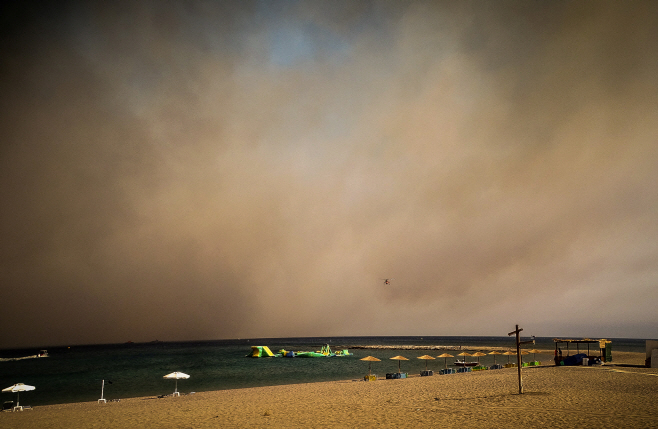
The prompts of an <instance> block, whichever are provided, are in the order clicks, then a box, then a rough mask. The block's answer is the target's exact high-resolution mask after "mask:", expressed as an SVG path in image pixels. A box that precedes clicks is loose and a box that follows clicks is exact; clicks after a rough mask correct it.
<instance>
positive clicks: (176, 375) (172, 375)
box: [162, 372, 190, 393]
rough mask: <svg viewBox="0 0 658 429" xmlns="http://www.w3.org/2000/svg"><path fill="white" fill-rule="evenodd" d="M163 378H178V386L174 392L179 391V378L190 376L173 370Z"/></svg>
mask: <svg viewBox="0 0 658 429" xmlns="http://www.w3.org/2000/svg"><path fill="white" fill-rule="evenodd" d="M162 378H169V379H172V378H173V379H174V380H176V388H175V389H174V393H178V380H179V379H181V378H190V376H189V375H187V374H185V373H184V372H172V373H171V374H167V375H165V376H163V377H162Z"/></svg>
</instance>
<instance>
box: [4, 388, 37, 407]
mask: <svg viewBox="0 0 658 429" xmlns="http://www.w3.org/2000/svg"><path fill="white" fill-rule="evenodd" d="M34 389H35V387H34V386H29V385H27V384H23V383H16V384H14V385H13V386H9V387H7V388H6V389H2V391H3V392H12V393H13V392H16V406H17V407H18V406H19V405H20V404H19V403H18V399H19V397H20V392H27V391H28V390H34Z"/></svg>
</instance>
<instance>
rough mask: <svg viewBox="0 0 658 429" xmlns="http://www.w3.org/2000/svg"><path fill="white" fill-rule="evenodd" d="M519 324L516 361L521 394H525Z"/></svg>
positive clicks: (517, 327) (517, 326)
mask: <svg viewBox="0 0 658 429" xmlns="http://www.w3.org/2000/svg"><path fill="white" fill-rule="evenodd" d="M520 332H521V331H519V325H516V361H517V363H518V371H519V395H521V394H523V379H522V378H521V337H520Z"/></svg>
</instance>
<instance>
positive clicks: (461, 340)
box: [0, 337, 645, 406]
mask: <svg viewBox="0 0 658 429" xmlns="http://www.w3.org/2000/svg"><path fill="white" fill-rule="evenodd" d="M536 341H537V343H536V345H535V347H536V348H539V349H548V350H552V349H554V345H553V341H552V339H551V338H537V339H536ZM612 341H613V343H612V344H613V350H617V351H634V352H644V348H645V341H644V340H637V339H613V340H612ZM323 344H330V345H331V347H332V349H340V348H344V347H345V348H349V346H351V345H450V346H475V347H484V346H502V347H513V346H514V339H513V338H512V337H332V338H272V339H257V340H255V339H251V340H220V341H196V342H159V343H142V344H106V345H89V346H73V347H70V348H68V347H54V348H49V349H48V353H49V355H50V356H49V357H48V358H44V359H26V360H20V361H5V362H0V387H2V388H4V387H7V386H11V385H13V384H15V383H25V384H29V385H32V386H35V387H36V390H34V391H30V392H25V393H23V394H22V395H21V403H22V404H25V405H28V404H29V405H32V406H38V405H48V404H58V403H70V402H86V401H96V400H97V399H98V398H100V393H101V380H103V379H104V380H106V384H105V395H104V396H105V398H106V399H108V400H111V399H120V398H130V397H141V396H156V395H163V394H169V393H172V392H173V391H174V380H165V379H163V378H162V376H163V375H165V374H168V373H170V372H173V371H180V372H184V373H186V374H189V375H190V378H189V379H187V380H179V381H178V391H179V392H183V393H188V392H193V391H194V392H202V391H208V390H223V389H239V388H244V387H256V386H271V385H282V384H292V383H308V382H317V381H332V380H350V379H360V378H361V377H363V375H364V374H366V373H367V371H368V364H367V363H366V362H362V361H360V360H359V359H360V358H362V357H365V356H368V355H372V356H375V357H377V358H379V359H381V360H382V361H381V362H374V363H373V364H372V369H373V373H375V374H378V375H380V376H384V375H385V374H386V373H387V372H397V366H398V362H397V361H393V360H389V358H391V357H393V356H395V355H400V354H401V355H403V356H405V357H407V358H409V361H403V362H402V363H401V365H402V371H403V372H408V373H418V372H420V371H421V370H423V369H425V361H422V360H420V359H417V357H418V356H422V355H424V354H429V355H431V356H437V355H439V354H441V353H443V351H439V350H431V351H429V350H412V351H407V350H404V351H400V350H361V349H354V350H350V351H352V352H353V353H354V355H353V356H349V357H334V358H309V359H303V358H295V359H286V358H261V359H252V358H246V357H245V356H246V355H247V354H249V353H250V352H251V346H252V345H258V346H269V348H270V349H271V350H272V351H273V352H276V351H278V350H279V349H282V348H285V349H287V350H319V349H320V347H321V346H322V345H323ZM37 351H38V349H27V350H0V357H3V358H7V357H19V356H28V355H33V354H35V353H36V352H37ZM450 353H451V354H455V353H452V352H450ZM552 358H553V354H552V353H551V354H549V355H537V359H538V360H550V359H552ZM480 359H481V360H480V362H481V363H482V364H484V365H491V364H493V363H494V356H485V357H482V358H480ZM496 359H497V362H498V363H501V362H502V363H505V362H506V361H507V357H505V356H497V357H496ZM453 361H454V359H448V366H449V367H450V366H452V365H451V364H452V362H453ZM444 363H445V362H444V359H437V360H434V361H429V362H428V369H434V370H438V369H440V368H443V366H444ZM108 380H109V381H111V382H112V384H107V381H108ZM2 395H3V396H2V397H0V398H4V399H3V402H4V401H7V400H11V399H14V400H15V394H11V393H2Z"/></svg>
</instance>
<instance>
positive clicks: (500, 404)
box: [0, 352, 658, 429]
mask: <svg viewBox="0 0 658 429" xmlns="http://www.w3.org/2000/svg"><path fill="white" fill-rule="evenodd" d="M644 357H645V356H644V354H643V353H623V352H617V353H613V359H614V364H613V365H604V366H598V367H582V366H577V367H555V366H553V365H550V363H552V362H548V361H547V362H544V363H545V364H546V365H544V366H540V367H536V368H529V369H524V370H523V382H524V392H525V393H524V394H523V395H519V394H518V384H517V383H518V382H517V370H516V369H515V368H508V369H501V370H489V371H478V372H472V373H465V374H454V375H445V376H440V375H435V376H433V377H419V376H418V377H416V376H412V374H410V376H411V377H410V378H408V379H403V380H385V379H380V380H378V381H376V382H364V381H355V380H345V381H336V382H322V383H308V384H295V385H286V386H273V387H259V388H248V389H236V390H224V391H214V392H199V393H195V394H193V395H183V396H181V397H165V398H157V397H146V398H131V399H123V400H121V402H110V403H107V404H98V403H95V402H85V403H75V404H61V405H49V406H35V407H34V409H33V410H31V411H24V412H3V413H0V427H2V428H41V429H43V428H63V427H67V428H77V427H80V428H96V427H97V428H103V427H112V428H129V427H130V428H132V427H175V428H205V427H249V426H251V427H302V426H305V427H339V426H346V427H355V426H357V425H358V426H360V427H407V426H415V427H439V426H440V427H460V428H467V427H479V428H482V427H510V426H511V425H515V426H517V427H521V426H522V427H549V426H550V427H557V426H558V425H559V427H563V428H564V427H581V428H586V427H618V428H621V427H628V428H631V427H632V428H642V427H657V426H658V407H656V406H655V404H656V403H657V400H658V370H656V369H650V368H641V367H640V365H642V364H643V363H644ZM437 362H438V361H437ZM434 367H435V368H436V369H438V368H440V365H439V364H438V363H436V364H435V365H434ZM366 372H367V365H366V364H365V363H364V374H365V373H366ZM373 373H377V365H376V364H374V365H373ZM378 375H379V376H380V377H381V378H384V374H379V373H378ZM26 400H29V398H26ZM26 403H29V401H28V402H26Z"/></svg>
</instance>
